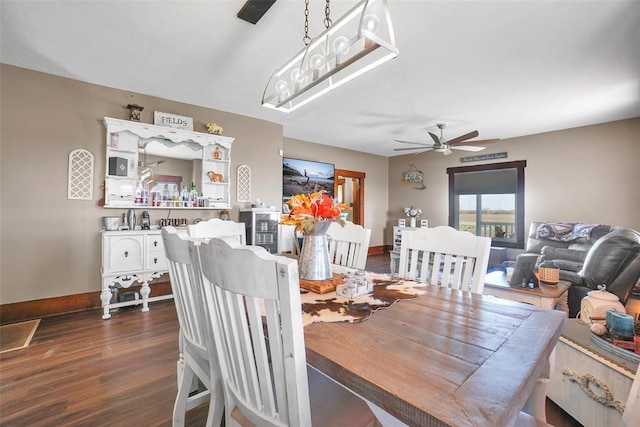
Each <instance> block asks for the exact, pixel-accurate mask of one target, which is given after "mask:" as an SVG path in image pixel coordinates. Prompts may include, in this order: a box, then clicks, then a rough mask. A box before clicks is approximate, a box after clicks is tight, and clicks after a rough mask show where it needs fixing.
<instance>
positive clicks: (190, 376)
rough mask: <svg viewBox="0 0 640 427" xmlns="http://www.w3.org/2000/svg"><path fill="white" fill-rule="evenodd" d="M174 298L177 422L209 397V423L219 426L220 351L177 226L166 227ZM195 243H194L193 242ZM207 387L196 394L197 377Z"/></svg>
mask: <svg viewBox="0 0 640 427" xmlns="http://www.w3.org/2000/svg"><path fill="white" fill-rule="evenodd" d="M162 239H163V241H164V247H165V253H166V255H167V262H168V267H169V278H170V281H171V290H172V292H173V300H174V303H175V306H176V313H177V315H178V323H179V325H180V332H179V346H180V356H179V361H178V392H177V395H176V400H175V403H174V407H173V425H174V426H183V425H184V421H185V414H186V411H188V410H189V409H192V408H194V407H196V406H198V405H200V404H202V403H205V402H206V400H207V397H208V401H209V413H208V415H207V426H215V427H218V426H219V425H220V422H221V420H222V416H223V413H224V398H223V392H222V384H221V383H220V372H219V369H220V368H219V367H218V363H217V359H216V353H215V351H213V349H211V347H210V343H209V342H208V341H207V334H206V331H207V325H206V323H205V317H204V313H203V312H202V303H201V301H202V299H203V297H202V285H201V284H200V280H201V276H200V271H199V270H196V269H194V268H193V265H192V263H191V257H190V254H189V242H190V241H191V240H189V237H188V236H187V235H186V233H184V232H179V231H178V230H177V229H176V228H174V227H164V228H163V229H162ZM191 243H192V244H193V242H192V241H191ZM196 378H197V379H198V380H200V382H201V383H202V384H203V385H204V387H206V389H205V390H203V391H196V393H195V394H193V393H192V389H193V384H194V382H195V381H194V380H195V379H196Z"/></svg>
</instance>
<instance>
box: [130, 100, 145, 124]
mask: <svg viewBox="0 0 640 427" xmlns="http://www.w3.org/2000/svg"><path fill="white" fill-rule="evenodd" d="M127 108H128V109H129V110H131V115H130V117H129V120H131V121H132V122H139V121H140V113H141V112H142V110H144V107H142V106H140V105H136V104H129V105H127Z"/></svg>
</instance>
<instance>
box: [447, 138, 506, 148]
mask: <svg viewBox="0 0 640 427" xmlns="http://www.w3.org/2000/svg"><path fill="white" fill-rule="evenodd" d="M498 141H502V140H501V139H500V138H494V139H474V140H472V141H464V142H459V143H457V144H456V145H457V146H458V147H459V146H461V145H478V146H480V145H485V144H492V143H494V142H498Z"/></svg>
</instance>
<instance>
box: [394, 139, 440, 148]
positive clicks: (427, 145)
mask: <svg viewBox="0 0 640 427" xmlns="http://www.w3.org/2000/svg"><path fill="white" fill-rule="evenodd" d="M394 141H395V142H401V143H402V144H414V145H421V146H423V147H433V145H431V144H425V143H424V142H413V141H400V140H399V139H394Z"/></svg>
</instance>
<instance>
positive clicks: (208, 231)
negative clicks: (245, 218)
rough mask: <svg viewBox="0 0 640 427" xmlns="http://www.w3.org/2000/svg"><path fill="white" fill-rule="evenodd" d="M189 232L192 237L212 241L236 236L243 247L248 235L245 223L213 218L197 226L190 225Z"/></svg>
mask: <svg viewBox="0 0 640 427" xmlns="http://www.w3.org/2000/svg"><path fill="white" fill-rule="evenodd" d="M187 232H188V233H189V236H190V237H198V238H201V239H210V238H212V237H220V236H236V237H237V238H238V240H239V242H240V243H242V244H243V245H244V244H245V242H246V240H247V233H246V229H245V224H244V222H234V221H223V220H221V219H219V218H211V219H209V220H207V221H200V222H198V223H197V224H189V225H188V226H187Z"/></svg>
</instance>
